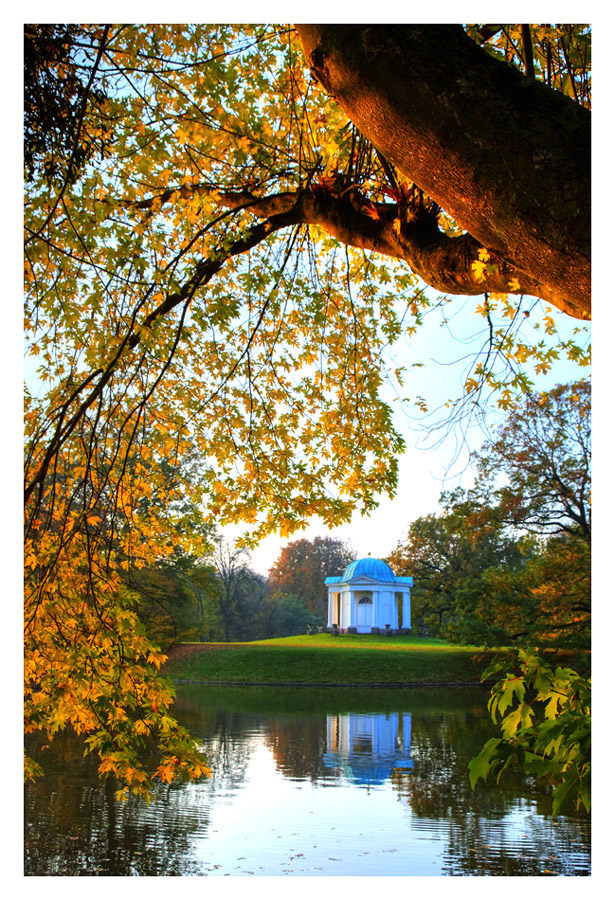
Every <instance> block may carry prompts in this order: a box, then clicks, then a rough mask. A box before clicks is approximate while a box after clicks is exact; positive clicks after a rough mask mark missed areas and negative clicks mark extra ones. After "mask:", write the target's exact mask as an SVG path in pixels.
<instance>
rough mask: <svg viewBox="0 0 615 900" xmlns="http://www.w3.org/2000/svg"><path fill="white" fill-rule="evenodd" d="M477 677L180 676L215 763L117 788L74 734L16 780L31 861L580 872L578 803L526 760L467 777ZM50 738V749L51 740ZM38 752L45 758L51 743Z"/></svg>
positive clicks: (201, 867) (178, 870) (480, 736)
mask: <svg viewBox="0 0 615 900" xmlns="http://www.w3.org/2000/svg"><path fill="white" fill-rule="evenodd" d="M485 700H486V698H485V694H484V693H483V692H482V691H471V690H460V689H453V690H451V689H442V688H441V689H437V690H435V689H420V690H414V691H409V690H403V691H402V690H388V691H380V690H371V691H370V690H366V691H357V690H351V689H345V690H341V689H340V690H335V689H325V690H323V689H319V690H316V689H314V690H312V689H306V688H295V689H283V688H263V689H259V688H211V687H205V686H195V685H190V686H188V685H187V686H183V687H182V688H181V689H180V691H179V695H178V700H177V704H176V707H175V711H176V714H177V715H178V717H179V718H180V719H181V721H182V722H183V723H184V724H186V725H187V726H188V727H189V728H190V729H191V730H192V731H193V733H196V734H197V735H198V736H199V738H201V739H202V740H203V744H204V746H205V749H206V753H207V756H208V760H209V764H210V765H211V766H212V768H213V772H214V774H213V777H212V778H211V779H209V780H207V781H202V782H200V783H199V784H195V785H180V786H164V787H162V786H161V787H160V789H159V790H158V794H157V802H155V803H153V804H151V805H150V806H149V807H148V806H146V805H145V804H144V803H143V802H142V801H137V800H134V799H131V800H129V801H128V802H125V803H118V802H117V801H116V800H115V797H114V789H115V786H114V785H113V784H111V783H110V782H109V783H107V784H100V783H99V782H98V781H97V779H96V774H95V768H96V766H95V762H94V761H92V760H82V759H81V752H82V751H81V747H80V745H79V744H78V742H77V741H76V740H64V741H62V745H61V746H60V744H58V747H57V748H55V749H54V750H53V752H51V751H48V752H47V753H46V754H45V755H44V756H43V759H46V760H47V761H46V762H45V768H46V771H47V773H48V774H47V777H46V778H45V779H44V780H43V781H40V782H38V783H36V784H35V785H31V786H28V787H27V788H26V805H25V823H26V856H25V859H26V862H25V872H26V874H31V875H46V874H58V875H64V874H65V875H74V874H82V875H193V876H194V875H196V876H198V875H231V876H246V875H248V876H250V875H254V876H256V875H287V876H288V875H301V876H305V875H405V876H411V875H463V874H467V875H541V874H544V875H549V874H559V875H561V874H565V875H581V874H589V873H590V856H589V842H590V827H589V820H588V819H587V817H583V816H578V815H577V814H576V813H572V814H571V815H570V816H567V817H565V818H562V819H558V820H557V821H556V823H553V822H552V821H551V819H550V815H549V809H550V805H549V794H548V791H547V790H545V789H543V788H539V787H537V786H536V784H535V783H534V782H533V781H532V780H531V779H529V778H527V777H525V776H523V775H520V774H519V775H516V776H514V777H509V778H508V779H507V780H506V781H504V782H503V783H501V784H500V786H499V787H497V786H495V785H487V786H483V784H482V782H481V784H480V786H479V787H478V788H477V789H476V791H474V792H472V791H471V789H470V786H469V782H468V778H467V763H468V760H469V759H470V757H471V756H472V755H473V753H474V752H475V751H476V750H477V749H478V748H479V747H480V746H481V745H482V743H483V742H484V740H486V738H487V737H489V736H491V735H492V734H493V731H492V726H491V725H490V722H489V718H488V716H487V715H486V712H485V707H486V703H485ZM60 751H61V752H60ZM47 758H48V759H47Z"/></svg>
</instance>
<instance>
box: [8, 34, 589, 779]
mask: <svg viewBox="0 0 615 900" xmlns="http://www.w3.org/2000/svg"><path fill="white" fill-rule="evenodd" d="M536 35H537V37H540V40H541V41H542V40H543V37H542V35H538V33H536ZM26 36H27V48H28V53H27V54H26V75H27V89H26V108H25V117H26V122H25V124H26V150H27V153H26V165H27V173H26V174H27V178H28V181H27V185H26V188H27V190H26V198H25V286H26V303H25V337H26V343H27V372H28V388H27V390H26V402H25V439H26V456H25V517H26V533H25V572H26V573H25V597H26V619H25V622H26V666H25V673H26V701H25V713H26V728H27V730H30V731H32V730H46V731H47V733H48V735H49V736H50V737H52V736H53V734H54V733H56V732H57V731H58V730H59V729H62V728H64V727H69V726H71V727H73V728H74V729H75V730H76V731H78V732H80V733H84V734H87V735H88V746H89V748H90V749H91V750H95V751H96V752H98V753H99V755H100V758H101V773H102V774H107V773H111V774H113V775H115V776H117V778H119V779H120V781H121V782H122V784H123V785H124V786H125V787H126V788H128V787H130V788H132V789H133V790H135V791H137V792H140V793H143V794H145V795H147V794H148V791H149V789H150V787H151V784H152V779H153V778H155V777H158V778H159V779H162V780H171V779H172V778H174V777H176V776H181V775H184V776H185V777H190V778H194V777H199V776H200V775H201V774H202V773H203V772H205V771H206V770H205V768H204V763H203V760H202V757H201V756H200V754H199V751H198V747H197V746H196V745H195V743H194V741H193V740H192V739H191V738H189V736H188V735H186V733H185V732H184V731H183V729H181V728H180V727H179V726H178V725H177V723H176V722H175V721H174V720H173V718H172V717H171V716H170V715H169V714H168V709H169V705H170V703H171V698H172V690H171V687H170V685H169V683H168V682H166V681H165V680H164V679H161V678H160V677H159V675H158V667H159V666H160V664H161V663H162V662H163V659H164V657H163V654H161V652H160V648H159V647H158V646H157V645H155V644H154V643H152V641H151V640H150V639H148V637H147V635H146V633H145V631H144V629H143V626H142V624H141V623H140V621H139V618H138V615H137V606H136V597H135V595H134V593H133V592H132V587H131V573H133V575H134V573H137V572H138V571H139V570H141V569H146V568H148V567H152V566H153V565H156V564H157V563H161V564H163V563H164V562H165V561H168V560H171V559H173V558H176V557H177V556H178V555H180V556H181V555H182V554H183V555H184V556H186V557H192V558H200V557H202V556H204V555H206V554H207V553H208V552H210V551H211V544H210V542H209V538H208V535H210V534H211V528H212V527H213V526H218V525H222V524H225V523H237V522H242V523H245V526H246V528H247V529H248V535H247V541H248V543H250V542H252V543H254V542H256V541H258V540H259V539H260V538H262V537H263V536H265V535H267V534H269V533H271V532H274V531H275V532H277V533H279V534H281V535H289V534H291V533H292V532H293V531H295V530H297V529H298V528H300V527H301V526H302V525H304V524H305V523H306V522H308V521H309V519H310V518H311V517H313V516H317V517H319V518H320V519H321V521H322V522H323V523H324V524H325V526H333V525H339V524H340V523H343V522H347V521H349V519H350V516H351V515H352V513H353V511H354V510H356V509H360V510H363V511H367V512H368V511H370V510H372V509H374V507H375V506H376V504H377V502H378V498H379V496H381V495H383V494H385V495H386V494H388V495H392V493H393V492H394V490H395V487H396V483H397V465H398V463H397V459H398V457H399V454H400V453H401V452H402V450H403V447H404V444H403V440H402V438H401V436H400V435H399V434H398V433H397V431H396V429H395V427H394V422H393V416H392V412H391V409H390V407H389V406H388V405H387V403H386V402H385V401H384V400H383V397H382V388H383V385H384V384H385V382H386V381H387V380H391V381H393V382H394V383H396V384H400V383H401V382H402V381H403V371H402V366H401V365H400V362H399V361H398V362H391V358H392V357H391V348H392V347H393V346H394V344H395V342H396V340H397V339H398V338H399V337H400V336H401V335H402V334H414V333H416V331H417V328H418V327H419V326H420V323H421V318H422V315H423V313H424V311H425V309H426V308H428V306H429V304H430V302H431V301H430V300H429V299H428V296H427V294H426V292H425V290H424V286H423V285H422V284H420V283H419V282H418V279H417V277H416V276H415V275H414V274H413V273H412V272H411V270H410V269H409V268H408V267H407V265H405V263H403V261H401V260H391V259H387V258H385V257H383V256H381V255H379V254H377V253H374V252H371V251H368V250H366V249H364V245H363V244H361V243H360V242H358V243H357V242H355V245H354V246H353V245H352V243H353V242H352V241H348V242H346V243H345V242H344V240H343V238H342V240H339V239H338V238H339V235H337V234H336V232H335V229H334V228H333V225H332V219H331V218H329V219H326V220H325V218H323V216H322V215H320V216H316V215H314V214H313V213H314V208H315V206H316V205H318V204H319V203H321V201H323V198H325V199H326V198H334V199H339V198H340V197H341V196H342V195H343V194H344V192H345V191H346V190H347V187H348V185H350V184H352V185H354V189H355V190H356V191H358V192H359V193H358V194H357V195H356V198H355V199H356V202H357V203H358V204H359V206H360V208H361V209H362V210H363V212H364V218H365V216H367V219H369V217H370V215H372V214H373V216H375V217H376V218H377V217H378V215H379V212H378V209H379V206H378V204H381V203H384V201H385V200H386V198H387V197H388V198H389V199H391V190H392V186H391V179H390V175H391V173H390V169H389V167H387V165H386V161H383V160H382V158H380V157H379V155H378V153H377V152H376V151H375V150H374V148H373V147H371V146H370V145H369V144H368V142H367V141H365V139H364V138H362V137H361V135H359V134H358V133H357V131H356V129H355V128H354V127H353V126H352V125H351V123H349V122H348V121H347V120H346V119H345V118H344V116H343V114H342V113H341V111H340V109H339V108H338V107H337V106H336V105H335V104H334V103H332V102H331V101H330V100H329V99H328V97H327V96H326V95H325V94H323V92H322V91H321V90H320V89H319V88H318V87H317V86H316V85H314V84H313V83H312V82H311V81H310V79H309V76H308V74H307V69H306V66H305V63H304V61H303V59H302V56H301V52H300V47H299V44H298V42H297V40H296V37H295V34H294V31H293V29H292V28H289V27H286V26H284V27H282V26H281V27H273V26H264V25H254V26H230V25H228V26H227V25H216V26H212V25H147V26H138V25H120V26H104V27H103V26H98V25H83V26H75V27H72V26H40V25H32V26H27V29H26ZM573 37H574V40H575V41H577V43H578V41H579V40H580V38H579V34H577V33H576V32H575V35H574V36H573ZM544 39H546V38H544ZM558 39H559V38H558ZM571 39H572V38H571ZM554 41H555V39H554ZM564 44H565V42H564ZM556 45H557V41H555V42H554V43H553V47H556ZM558 46H559V45H558ZM565 46H568V47H570V43H568V44H565ZM557 52H558V53H559V50H558V51H557ZM558 58H559V57H558ZM574 65H576V62H575V63H574ZM548 71H551V72H552V75H551V76H550V77H552V79H553V86H554V87H556V88H559V87H560V83H559V82H557V77H560V76H556V75H555V74H553V73H554V72H555V69H548ZM558 71H559V70H558ZM573 76H574V77H573V81H574V84H580V83H581V82H579V78H580V79H581V81H582V84H583V85H585V84H586V83H587V84H588V81H587V78H586V73H585V71H583V73H582V75H579V74H578V72H576V74H575V72H573ZM556 82H557V83H556ZM560 82H561V86H562V89H564V81H563V76H561V77H560ZM578 90H579V91H580V90H581V88H580V87H579V88H578ZM583 90H584V91H585V87H583ZM584 97H585V94H583V98H584ZM583 102H585V100H584V99H583ZM403 190H404V192H405V193H403V194H401V195H400V196H403V197H405V198H406V200H408V198H410V197H412V198H414V199H413V202H416V203H417V204H421V203H423V199H424V198H422V197H419V195H418V193H417V192H416V191H415V190H414V187H413V186H412V185H405V186H404V187H403ZM396 202H398V201H396ZM399 202H401V201H399ZM404 202H405V201H404ZM425 202H428V201H425ZM321 205H322V204H321ZM389 206H391V204H389ZM319 208H320V207H319ZM394 209H395V207H393V211H394ZM366 211H367V212H366ZM370 211H371V212H370ZM395 221H397V220H395ZM446 227H449V228H451V229H454V228H455V223H451V222H448V223H446ZM334 234H335V237H334V236H332V235H334ZM536 302H537V301H535V300H532V301H531V303H530V307H531V308H533V307H534V306H535V304H536ZM494 305H498V308H499V310H500V318H501V322H500V324H496V323H494V319H493V316H494V315H495V312H494V309H495V306H494ZM526 307H527V303H526V301H524V300H523V298H521V299H519V298H517V299H515V301H514V302H512V301H510V300H508V299H507V298H506V297H497V298H489V297H486V298H485V305H484V308H482V312H481V315H483V316H484V317H485V319H486V321H487V323H488V327H489V344H488V347H486V349H485V351H484V352H483V353H482V355H481V358H480V359H479V360H478V361H477V368H476V373H475V374H474V376H473V378H474V381H471V380H469V381H468V382H467V384H466V394H465V396H466V398H467V397H468V396H470V397H473V396H476V397H477V396H478V395H477V394H476V391H477V390H479V389H480V387H481V386H482V385H484V384H488V385H489V387H490V388H491V389H495V390H497V391H499V392H500V394H499V396H500V397H501V399H502V403H503V404H504V405H506V404H509V403H511V402H512V399H513V396H514V394H515V392H518V391H519V390H521V391H523V390H525V389H526V388H527V387H528V385H529V376H528V375H527V374H526V373H525V371H521V370H520V369H519V366H518V364H519V363H520V362H523V363H525V362H529V364H530V365H532V364H536V363H537V364H538V366H540V365H543V366H549V365H550V364H551V362H552V360H553V359H554V358H555V357H557V355H558V354H560V353H565V354H567V355H568V356H570V357H571V358H578V359H581V361H586V357H585V351H584V349H583V346H584V344H583V340H581V342H580V345H577V343H576V342H575V343H569V344H567V345H566V344H564V343H562V342H561V341H559V340H558V338H557V335H556V331H555V326H554V325H553V326H552V325H551V324H550V323H551V322H552V319H551V318H550V317H548V318H547V319H545V324H544V328H542V326H541V328H542V330H541V334H540V336H539V337H538V338H537V340H536V341H529V340H528V341H525V342H524V338H523V337H522V332H520V331H519V327H525V324H526V317H525V316H524V313H525V312H527V311H528V310H527V308H526ZM543 332H544V334H543ZM545 342H546V343H545ZM547 343H548V345H549V346H548V348H547ZM496 358H497V359H499V360H503V361H504V363H505V365H504V368H503V370H502V371H498V369H497V367H496V368H494V366H493V365H492V363H493V361H494V360H495V359H496ZM479 367H480V368H479ZM186 461H190V464H189V465H187V464H186ZM186 509H191V510H199V515H200V516H201V521H200V523H196V522H195V521H194V517H193V516H192V514H190V515H187V513H186ZM208 529H210V530H209V531H208ZM150 739H151V740H152V745H151V747H150V749H152V748H153V747H154V746H155V747H157V750H156V751H155V752H154V750H153V749H152V753H153V755H154V757H155V759H154V762H151V759H152V756H151V755H150V762H149V763H148V762H146V761H145V757H146V756H147V754H146V753H145V751H146V749H147V747H148V746H149V745H148V742H149V741H150ZM35 768H36V766H35V764H32V765H31V767H30V770H29V771H31V772H33V771H34V770H35ZM122 790H123V788H122Z"/></svg>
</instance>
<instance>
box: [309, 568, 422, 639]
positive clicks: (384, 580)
mask: <svg viewBox="0 0 615 900" xmlns="http://www.w3.org/2000/svg"><path fill="white" fill-rule="evenodd" d="M413 583H414V580H413V579H412V578H410V577H406V576H398V575H395V573H394V572H393V569H391V567H390V566H388V565H387V564H386V563H385V562H383V561H382V560H381V559H374V558H373V557H371V556H367V557H365V558H364V559H356V560H355V561H354V562H352V563H350V565H349V566H348V567H347V568H346V571H345V572H344V574H343V575H342V576H341V578H336V577H329V578H325V584H326V585H327V589H328V592H329V614H328V620H327V630H328V631H339V632H341V633H342V634H355V633H356V634H386V633H390V634H409V633H410V631H411V627H412V626H411V624H410V588H411V587H412V585H413Z"/></svg>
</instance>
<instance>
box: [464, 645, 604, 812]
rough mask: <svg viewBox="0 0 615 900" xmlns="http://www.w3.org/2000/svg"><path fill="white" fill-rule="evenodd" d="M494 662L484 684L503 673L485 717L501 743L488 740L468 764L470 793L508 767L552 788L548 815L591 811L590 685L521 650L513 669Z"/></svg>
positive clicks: (584, 680) (494, 688)
mask: <svg viewBox="0 0 615 900" xmlns="http://www.w3.org/2000/svg"><path fill="white" fill-rule="evenodd" d="M507 668H508V667H507V664H506V663H503V662H497V663H495V664H494V665H492V666H490V667H489V668H488V669H487V670H486V671H485V672H484V673H483V680H486V679H489V678H491V677H493V676H494V675H499V674H501V673H502V672H504V673H505V674H504V675H503V676H502V677H500V679H499V680H498V681H497V682H496V684H495V685H494V686H493V687H492V689H491V697H490V700H489V704H488V705H489V711H490V712H491V717H492V719H493V721H494V723H496V724H499V726H500V730H501V737H499V738H498V737H493V738H490V739H489V740H488V741H487V742H486V743H485V745H484V747H483V748H482V750H481V751H480V752H479V753H478V754H477V755H476V756H475V757H474V758H473V759H472V760H471V761H470V763H469V766H468V768H469V773H470V782H471V785H472V788H474V787H475V786H476V784H477V782H478V780H479V779H480V778H483V779H484V780H485V781H486V780H487V778H488V777H489V776H494V777H495V778H496V780H498V781H499V779H500V777H501V775H502V773H503V772H504V771H505V770H506V769H507V768H509V767H511V766H513V765H517V766H520V767H521V768H522V769H523V770H524V771H525V772H526V773H528V774H531V775H535V776H537V777H539V778H543V779H546V780H548V781H549V782H550V783H551V784H552V785H553V786H554V791H553V806H552V813H553V816H556V815H557V814H558V813H559V812H560V811H562V809H563V808H565V806H566V805H567V804H569V803H575V804H576V807H577V809H579V808H581V807H583V808H584V809H585V810H586V811H587V812H589V810H590V806H591V793H590V791H591V681H590V679H588V678H584V677H582V676H581V675H579V673H578V672H575V671H574V670H573V669H569V668H561V667H559V666H558V667H556V668H555V669H553V668H552V667H551V666H550V665H549V664H548V663H546V662H545V661H544V659H542V658H541V657H539V656H537V655H536V654H535V653H532V652H529V651H526V650H520V651H519V656H518V666H517V668H516V670H514V671H507Z"/></svg>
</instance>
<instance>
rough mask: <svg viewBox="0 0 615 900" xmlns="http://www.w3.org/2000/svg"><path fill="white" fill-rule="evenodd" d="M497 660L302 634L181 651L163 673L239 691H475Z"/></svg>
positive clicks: (388, 641) (394, 640)
mask: <svg viewBox="0 0 615 900" xmlns="http://www.w3.org/2000/svg"><path fill="white" fill-rule="evenodd" d="M492 656H493V654H492V653H491V652H488V651H485V650H483V649H481V648H479V647H459V646H453V645H451V644H447V643H446V642H445V641H439V640H434V639H431V638H418V637H408V636H399V637H397V636H395V637H384V636H381V635H340V636H337V637H333V636H332V635H330V634H318V635H312V636H307V635H301V636H296V637H289V638H277V639H275V640H269V641H252V642H249V643H242V644H230V643H229V644H181V645H180V646H178V647H176V648H174V650H173V651H172V652H171V653H170V655H169V661H168V663H167V664H166V666H165V670H164V671H165V674H167V675H169V676H171V677H172V678H175V679H177V680H182V681H198V682H225V683H236V684H314V685H319V684H339V685H350V684H382V685H386V684H404V685H414V684H478V683H479V682H480V676H481V673H482V672H483V670H484V669H485V668H486V666H487V665H488V664H489V662H490V661H491V659H492Z"/></svg>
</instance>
